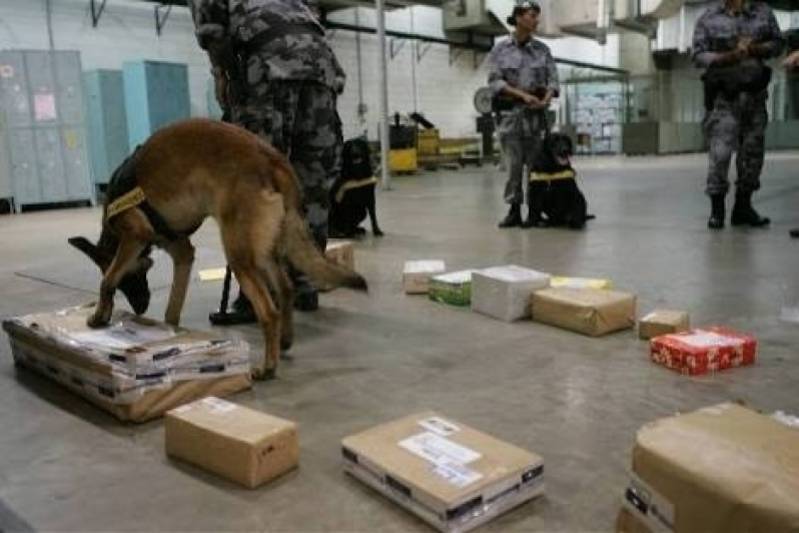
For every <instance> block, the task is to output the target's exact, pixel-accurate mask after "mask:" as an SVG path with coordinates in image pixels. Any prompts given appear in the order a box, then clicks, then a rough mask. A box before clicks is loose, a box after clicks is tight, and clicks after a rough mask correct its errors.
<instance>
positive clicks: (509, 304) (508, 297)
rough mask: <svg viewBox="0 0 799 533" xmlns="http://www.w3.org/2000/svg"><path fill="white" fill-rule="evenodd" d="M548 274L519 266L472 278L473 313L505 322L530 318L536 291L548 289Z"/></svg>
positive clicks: (490, 271)
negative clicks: (531, 301) (531, 302)
mask: <svg viewBox="0 0 799 533" xmlns="http://www.w3.org/2000/svg"><path fill="white" fill-rule="evenodd" d="M549 279H550V277H549V274H545V273H543V272H537V271H535V270H530V269H529V268H522V267H519V266H516V265H507V266H498V267H491V268H486V269H483V270H478V271H476V272H474V274H472V296H471V300H472V310H473V311H477V312H478V313H482V314H484V315H488V316H490V317H493V318H497V319H499V320H504V321H505V322H513V321H514V320H519V319H522V318H528V317H529V316H530V296H531V295H532V293H533V291H536V290H539V289H544V288H547V287H549Z"/></svg>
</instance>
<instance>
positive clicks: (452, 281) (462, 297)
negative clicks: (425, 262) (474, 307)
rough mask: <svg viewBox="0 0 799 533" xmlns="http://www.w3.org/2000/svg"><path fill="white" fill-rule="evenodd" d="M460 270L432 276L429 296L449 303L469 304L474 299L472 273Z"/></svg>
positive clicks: (471, 271)
mask: <svg viewBox="0 0 799 533" xmlns="http://www.w3.org/2000/svg"><path fill="white" fill-rule="evenodd" d="M473 272H475V271H474V270H459V271H457V272H450V273H448V274H441V275H439V276H433V277H432V278H430V287H429V290H428V293H427V294H428V296H429V297H430V299H431V300H435V301H436V302H441V303H445V304H449V305H457V306H463V307H465V306H468V305H469V304H470V303H471V301H472V273H473Z"/></svg>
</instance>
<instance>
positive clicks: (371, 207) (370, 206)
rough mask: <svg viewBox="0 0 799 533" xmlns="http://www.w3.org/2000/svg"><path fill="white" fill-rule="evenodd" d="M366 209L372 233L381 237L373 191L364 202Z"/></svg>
mask: <svg viewBox="0 0 799 533" xmlns="http://www.w3.org/2000/svg"><path fill="white" fill-rule="evenodd" d="M366 210H367V211H368V212H369V221H370V222H371V223H372V235H374V236H375V237H382V236H383V231H382V230H381V229H380V227H378V225H377V209H375V191H374V190H372V194H370V195H369V201H368V203H367V204H366Z"/></svg>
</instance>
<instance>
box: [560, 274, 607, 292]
mask: <svg viewBox="0 0 799 533" xmlns="http://www.w3.org/2000/svg"><path fill="white" fill-rule="evenodd" d="M549 284H550V286H551V287H553V288H556V289H612V288H613V282H612V281H610V280H609V279H603V278H571V277H566V276H552V279H551V280H550V282H549Z"/></svg>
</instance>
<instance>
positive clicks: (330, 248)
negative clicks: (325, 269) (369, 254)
mask: <svg viewBox="0 0 799 533" xmlns="http://www.w3.org/2000/svg"><path fill="white" fill-rule="evenodd" d="M325 257H327V258H328V259H329V260H330V261H333V262H334V263H336V264H337V265H341V266H343V267H347V268H349V269H350V270H355V249H354V248H353V246H352V241H347V240H336V239H330V240H329V241H327V247H326V248H325Z"/></svg>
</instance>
